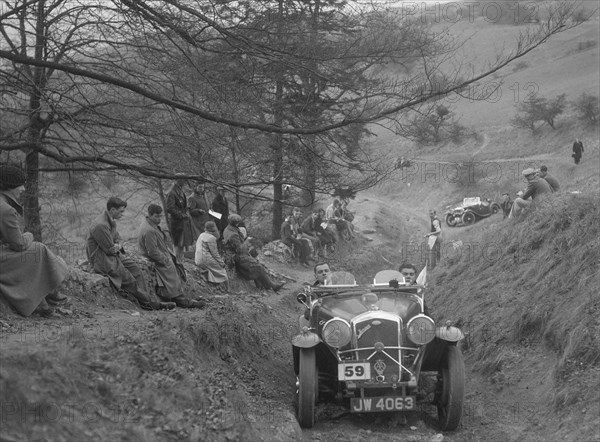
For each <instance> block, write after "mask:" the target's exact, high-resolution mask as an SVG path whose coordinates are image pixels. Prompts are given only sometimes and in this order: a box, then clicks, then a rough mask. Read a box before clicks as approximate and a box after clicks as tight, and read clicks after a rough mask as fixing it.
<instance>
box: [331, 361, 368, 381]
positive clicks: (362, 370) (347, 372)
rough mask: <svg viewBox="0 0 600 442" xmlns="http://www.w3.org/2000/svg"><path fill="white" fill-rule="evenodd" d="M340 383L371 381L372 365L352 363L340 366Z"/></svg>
mask: <svg viewBox="0 0 600 442" xmlns="http://www.w3.org/2000/svg"><path fill="white" fill-rule="evenodd" d="M338 379H339V380H340V381H364V380H369V379H371V363H369V362H352V363H344V364H339V365H338Z"/></svg>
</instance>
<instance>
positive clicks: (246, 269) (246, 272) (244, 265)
mask: <svg viewBox="0 0 600 442" xmlns="http://www.w3.org/2000/svg"><path fill="white" fill-rule="evenodd" d="M245 240H246V238H245V235H244V234H243V233H242V232H241V231H240V229H238V228H237V227H233V226H231V225H228V226H227V227H226V228H225V230H224V231H223V247H224V249H225V253H227V254H229V255H232V256H233V260H234V262H235V270H236V271H237V273H238V274H239V275H240V276H241V277H242V278H245V279H251V280H255V279H258V278H260V277H261V275H262V273H263V272H264V269H263V268H262V264H261V263H260V262H258V260H256V259H255V258H253V257H252V256H250V255H249V254H248V249H247V247H246V245H245V244H244V242H245Z"/></svg>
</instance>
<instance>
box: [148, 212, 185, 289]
mask: <svg viewBox="0 0 600 442" xmlns="http://www.w3.org/2000/svg"><path fill="white" fill-rule="evenodd" d="M138 246H139V248H140V252H141V254H142V255H143V256H145V257H146V258H148V259H149V260H150V261H152V262H153V263H154V267H155V269H156V280H157V283H158V286H159V287H163V288H164V292H163V293H164V294H163V296H165V297H168V298H175V297H176V296H179V295H181V279H180V278H179V273H178V272H177V268H176V267H175V262H174V261H173V260H174V259H175V254H174V253H173V251H172V250H171V249H170V248H169V246H168V244H167V236H166V234H165V232H163V230H162V229H161V228H160V226H158V225H156V224H153V223H152V222H151V221H149V220H148V218H146V219H144V220H143V221H142V225H141V226H140V231H139V233H138ZM165 292H166V293H165Z"/></svg>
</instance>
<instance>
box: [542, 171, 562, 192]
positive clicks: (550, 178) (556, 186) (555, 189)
mask: <svg viewBox="0 0 600 442" xmlns="http://www.w3.org/2000/svg"><path fill="white" fill-rule="evenodd" d="M544 179H545V180H546V182H547V183H548V184H549V185H550V189H551V190H552V192H558V191H559V190H560V184H559V183H558V180H557V179H556V178H554V177H553V176H552V175H550V174H548V173H547V174H546V176H545V177H544Z"/></svg>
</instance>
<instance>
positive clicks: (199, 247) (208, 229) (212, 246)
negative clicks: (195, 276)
mask: <svg viewBox="0 0 600 442" xmlns="http://www.w3.org/2000/svg"><path fill="white" fill-rule="evenodd" d="M220 236H221V235H220V234H219V229H217V225H216V224H215V223H214V222H213V221H207V222H206V223H205V224H204V232H202V233H201V234H200V236H199V237H198V241H197V242H196V259H195V262H196V265H197V266H198V267H199V268H200V270H201V271H202V273H203V274H204V273H206V275H207V276H206V277H207V279H208V282H212V283H214V284H221V283H224V284H225V289H226V290H229V278H228V277H227V270H226V269H225V261H223V258H222V257H221V255H220V254H219V248H218V246H217V238H219V237H220Z"/></svg>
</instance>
